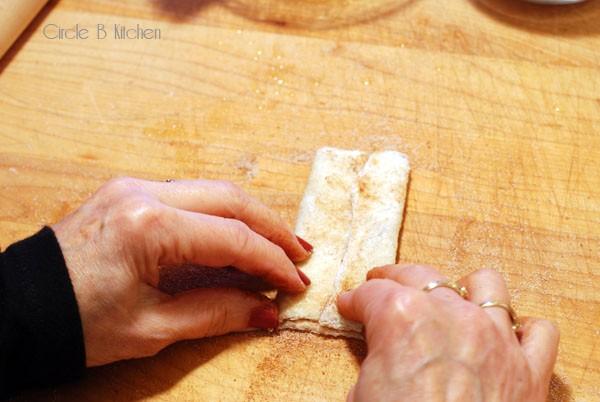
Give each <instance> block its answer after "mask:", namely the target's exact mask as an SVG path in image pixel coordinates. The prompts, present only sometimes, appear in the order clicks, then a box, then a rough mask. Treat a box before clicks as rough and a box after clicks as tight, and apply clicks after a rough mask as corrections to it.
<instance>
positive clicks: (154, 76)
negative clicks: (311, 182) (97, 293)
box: [0, 0, 600, 402]
mask: <svg viewBox="0 0 600 402" xmlns="http://www.w3.org/2000/svg"><path fill="white" fill-rule="evenodd" d="M273 1H274V0H273ZM389 3H390V2H383V1H382V2H381V4H379V3H377V2H374V3H373V4H376V5H377V6H381V7H380V8H378V9H374V10H373V9H370V10H362V9H360V10H359V11H360V12H359V13H353V12H352V11H353V9H351V8H350V9H349V8H347V7H354V6H355V5H356V2H353V1H346V2H341V1H337V2H334V1H331V0H329V1H326V0H322V1H317V0H312V1H309V0H304V1H303V2H300V1H297V2H291V3H290V2H288V1H283V2H281V1H280V2H279V3H278V4H279V5H278V6H277V8H270V7H275V6H274V4H275V3H273V2H271V3H269V2H264V1H263V2H261V3H260V4H261V7H263V8H262V9H263V11H264V10H266V11H265V12H260V13H257V12H256V11H255V10H254V11H253V10H251V9H249V8H247V7H246V8H244V5H246V6H247V3H246V4H244V2H242V1H241V0H240V1H238V2H236V3H235V4H232V3H231V2H229V3H228V4H229V6H226V5H224V4H222V3H221V2H200V1H187V0H186V1H180V2H174V1H166V0H165V1H162V0H153V1H147V0H128V1H117V0H89V1H86V2H80V1H76V0H62V1H61V2H59V3H58V4H57V2H51V4H50V5H49V6H48V7H47V8H46V9H45V10H44V11H43V13H42V15H41V16H40V17H39V18H38V19H37V20H36V22H35V24H34V25H33V26H32V27H31V28H30V29H29V30H28V31H27V33H26V35H25V36H24V37H22V38H21V40H20V41H19V42H18V43H17V44H16V46H15V47H14V48H13V49H12V50H11V51H10V52H9V53H8V55H7V57H6V58H5V59H3V61H2V62H1V64H0V189H1V190H2V193H1V194H2V196H1V198H0V214H1V219H0V244H1V245H2V246H3V247H6V246H7V245H8V244H10V243H11V242H13V241H15V240H17V239H19V238H21V237H24V236H26V235H28V234H30V233H32V232H34V231H35V230H37V229H38V228H39V227H40V225H43V224H45V223H51V222H55V221H57V220H59V219H61V217H62V216H64V215H65V214H66V213H68V212H69V211H71V210H73V209H74V208H76V207H77V206H78V205H79V204H81V203H82V202H83V201H84V200H85V199H86V198H87V197H88V196H89V195H90V194H91V192H92V191H93V190H94V189H95V188H97V187H98V186H99V185H100V184H101V183H103V182H104V181H105V180H107V179H109V178H110V177H114V176H119V175H133V176H139V177H145V178H155V179H166V178H183V177H187V178H189V177H205V178H224V179H229V180H233V181H235V182H237V183H238V184H240V185H242V186H243V187H244V188H246V189H247V190H248V191H249V192H250V193H252V194H253V195H255V196H257V197H259V198H261V199H262V200H263V201H264V202H265V203H267V204H268V205H270V206H271V207H273V208H274V209H276V210H278V211H279V212H280V213H281V214H282V215H283V216H284V217H285V218H286V219H287V220H288V221H289V222H290V223H292V222H293V221H294V220H295V214H296V211H297V206H298V203H299V201H300V199H301V196H302V191H303V189H304V185H305V183H306V179H307V176H308V173H309V170H310V166H311V163H312V155H313V152H314V150H315V149H317V148H318V147H321V146H326V145H329V146H337V147H347V148H360V149H363V150H365V151H373V150H376V149H383V148H394V149H397V150H400V151H402V152H404V153H406V154H408V155H409V157H410V159H411V163H412V166H413V173H412V180H411V183H410V188H409V195H408V203H407V211H406V220H405V224H404V229H403V231H402V234H401V247H400V250H399V258H400V259H401V260H404V261H415V262H420V263H427V264H431V265H435V266H438V267H440V268H441V269H442V270H443V271H444V272H445V273H446V274H448V275H449V276H451V277H453V278H458V277H460V276H462V275H465V274H467V273H469V272H471V271H473V270H475V269H478V268H481V267H490V268H494V269H497V270H499V271H501V272H503V273H504V275H505V276H506V278H507V280H508V282H509V286H510V288H511V292H512V294H513V296H514V304H515V306H516V308H517V310H518V311H519V312H520V313H521V314H524V315H534V316H543V317H548V318H550V319H552V320H554V321H555V322H557V323H558V325H559V327H560V329H561V332H562V340H561V346H560V356H559V362H558V365H557V367H556V372H555V377H554V380H553V385H552V392H551V396H550V400H551V401H571V400H575V401H586V402H588V401H600V347H599V346H598V342H599V339H600V284H599V283H600V268H599V267H600V173H599V172H600V68H599V66H600V50H598V49H600V36H599V34H600V25H599V24H598V23H597V21H599V20H600V4H599V2H598V1H589V2H588V3H586V4H584V5H581V6H578V7H575V8H568V9H560V10H559V9H547V8H542V7H534V6H528V5H522V4H521V3H520V2H516V1H515V2H510V1H502V0H497V1H491V0H490V1H475V0H472V1H469V0H452V1H446V2H443V6H442V5H440V4H442V3H441V2H439V1H437V0H414V1H409V2H405V3H402V4H397V6H398V7H392V8H391V9H390V8H388V7H389ZM282 7H283V8H282ZM286 7H288V8H286ZM323 7H325V8H323ZM323 10H333V11H332V12H329V14H327V13H325V14H323V13H324V12H325V11H323ZM336 12H337V13H338V14H339V15H343V18H342V21H341V22H340V19H339V18H338V19H337V20H336V17H335V15H334V14H335V13H336ZM357 14H358V15H357ZM379 14H383V15H379ZM323 15H324V16H325V17H324V18H319V16H323ZM249 17H250V18H249ZM327 18H330V19H332V21H333V23H332V24H330V25H329V26H328V23H327V21H328V20H327ZM261 19H269V20H270V21H271V22H264V21H259V20H261ZM315 21H316V22H315ZM47 24H55V25H58V26H62V27H67V28H72V27H73V26H74V25H75V24H79V25H80V26H81V27H87V28H88V29H90V30H93V29H95V28H97V26H98V24H105V25H106V26H111V25H113V24H125V25H127V26H128V27H135V26H136V24H140V25H141V26H144V27H146V28H149V29H154V30H156V29H159V30H160V32H161V39H160V40H137V39H128V40H122V39H116V38H114V37H111V38H106V39H104V40H95V39H88V40H54V39H48V38H46V37H44V35H43V32H44V27H46V26H47ZM311 24H316V26H317V27H318V28H319V29H311V27H310V26H311ZM298 25H301V26H298ZM307 25H308V27H307ZM309 240H310V239H309ZM115 347H118V345H115ZM364 352H365V351H364V345H362V344H360V343H356V342H350V341H345V340H336V339H328V338H321V337H317V336H314V335H309V334H297V333H279V334H277V333H275V334H266V333H255V334H243V335H229V336H224V337H220V338H214V339H206V340H198V341H189V342H183V343H180V344H177V345H174V346H172V347H170V348H168V349H166V350H165V351H163V352H162V353H160V354H159V355H157V356H155V357H153V358H149V359H143V360H137V361H130V362H122V363H119V364H115V365H111V366H107V367H103V368H98V369H94V370H90V372H89V375H88V376H87V378H86V379H85V380H84V381H82V382H80V383H77V384H73V385H68V386H64V387H60V388H58V389H56V390H50V391H48V390H46V391H40V392H34V393H30V394H27V395H25V396H24V397H23V398H22V399H27V400H30V399H38V400H48V399H50V400H72V401H79V400H98V401H100V400H107V399H111V400H137V399H155V400H167V399H169V400H200V401H341V400H343V399H344V398H345V395H346V393H347V391H348V390H349V388H350V387H351V385H352V384H353V382H354V381H355V380H356V376H357V373H358V367H359V362H360V360H361V358H362V357H363V356H364ZM57 364H59V363H57Z"/></svg>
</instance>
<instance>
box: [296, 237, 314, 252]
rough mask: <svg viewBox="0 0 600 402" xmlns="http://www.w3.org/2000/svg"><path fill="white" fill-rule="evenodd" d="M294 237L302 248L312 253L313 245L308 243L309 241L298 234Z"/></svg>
mask: <svg viewBox="0 0 600 402" xmlns="http://www.w3.org/2000/svg"><path fill="white" fill-rule="evenodd" d="M296 238H297V239H298V243H300V245H301V246H302V248H304V249H305V250H306V251H308V252H309V253H312V251H313V246H312V244H310V243H309V242H307V241H306V240H304V239H303V238H302V237H300V236H296Z"/></svg>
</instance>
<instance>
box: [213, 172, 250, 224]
mask: <svg viewBox="0 0 600 402" xmlns="http://www.w3.org/2000/svg"><path fill="white" fill-rule="evenodd" d="M217 185H218V186H219V187H221V188H222V189H223V192H224V193H225V194H227V196H228V197H229V199H230V200H231V201H232V202H231V206H232V208H231V209H232V210H231V211H230V213H231V216H239V215H240V214H241V213H242V212H243V211H244V210H245V209H246V208H247V207H248V205H249V204H250V197H249V196H248V194H246V192H245V191H244V190H242V189H241V188H240V187H239V186H238V185H237V184H235V183H233V182H231V181H228V180H219V181H217Z"/></svg>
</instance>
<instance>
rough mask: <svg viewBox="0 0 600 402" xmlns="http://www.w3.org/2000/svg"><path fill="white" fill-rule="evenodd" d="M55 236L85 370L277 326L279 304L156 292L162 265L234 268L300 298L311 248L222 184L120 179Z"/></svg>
mask: <svg viewBox="0 0 600 402" xmlns="http://www.w3.org/2000/svg"><path fill="white" fill-rule="evenodd" d="M52 228H53V229H54V232H55V234H56V237H57V238H58V241H59V243H60V247H61V249H62V252H63V255H64V257H65V261H66V264H67V269H68V271H69V275H70V277H71V280H72V283H73V288H74V290H75V296H76V297H77V303H78V305H79V312H80V316H81V321H82V324H83V334H84V340H85V351H86V363H87V365H88V366H97V365H101V364H106V363H110V362H113V361H116V360H121V359H128V358H134V357H143V356H148V355H153V354H155V353H156V352H158V351H159V350H160V349H162V348H164V347H165V346H167V345H169V344H170V343H173V342H175V341H178V340H182V339H192V338H201V337H205V336H211V335H220V334H225V333H228V332H232V331H241V330H244V329H248V328H274V327H276V326H277V324H278V311H277V306H276V305H275V303H273V302H271V301H270V300H269V299H267V298H266V297H264V296H262V295H260V294H258V293H249V292H243V291H241V290H238V289H197V290H190V291H188V292H185V293H181V294H177V295H175V296H170V295H168V294H165V293H163V292H161V291H159V290H158V289H157V286H158V284H159V274H160V272H159V267H160V266H162V265H177V264H183V263H192V264H197V265H202V266H207V267H214V269H219V267H225V266H235V267H236V268H238V269H239V270H241V271H244V272H245V273H247V274H250V275H253V276H257V277H260V278H262V279H264V280H265V281H267V282H269V283H271V284H272V285H273V286H274V287H276V288H278V289H283V290H286V291H288V292H294V293H297V292H302V291H304V290H305V289H306V285H307V284H308V279H307V278H306V276H304V275H303V274H302V273H301V272H300V271H299V270H298V269H297V267H296V266H295V265H294V262H297V261H301V260H304V259H306V258H308V256H309V254H310V252H309V251H310V248H311V247H310V245H308V244H307V243H306V242H304V241H303V240H302V239H299V238H297V237H296V236H295V235H294V233H293V232H292V230H291V229H290V228H289V227H288V225H287V224H285V222H284V221H283V220H282V219H281V218H280V217H279V216H278V215H277V213H275V212H274V211H272V210H271V209H269V208H267V207H266V206H265V205H263V204H262V203H260V202H259V201H258V200H256V199H254V198H252V197H250V196H249V195H247V194H246V193H245V192H244V191H242V190H241V189H240V188H239V187H237V186H236V185H234V184H232V183H229V182H225V181H210V180H194V181H175V182H172V183H164V182H153V181H147V180H139V179H132V178H120V179H114V180H112V181H110V182H108V183H106V184H105V185H104V186H102V187H101V188H100V189H99V190H98V191H97V192H96V193H95V194H94V195H93V196H92V197H91V198H90V199H89V200H88V201H87V202H86V203H85V204H84V205H82V206H81V207H80V208H79V209H78V210H77V211H75V212H73V213H72V214H70V215H69V216H67V217H65V218H64V219H63V220H62V221H60V222H58V223H56V224H54V225H52Z"/></svg>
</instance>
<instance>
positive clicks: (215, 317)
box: [205, 304, 229, 336]
mask: <svg viewBox="0 0 600 402" xmlns="http://www.w3.org/2000/svg"><path fill="white" fill-rule="evenodd" d="M228 321H229V310H228V308H227V307H226V306H225V305H223V304H220V305H216V306H214V307H213V308H212V309H210V312H209V313H208V318H207V326H206V328H207V331H206V334H205V336H213V335H220V334H224V333H226V332H228V331H227V322H228Z"/></svg>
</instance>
